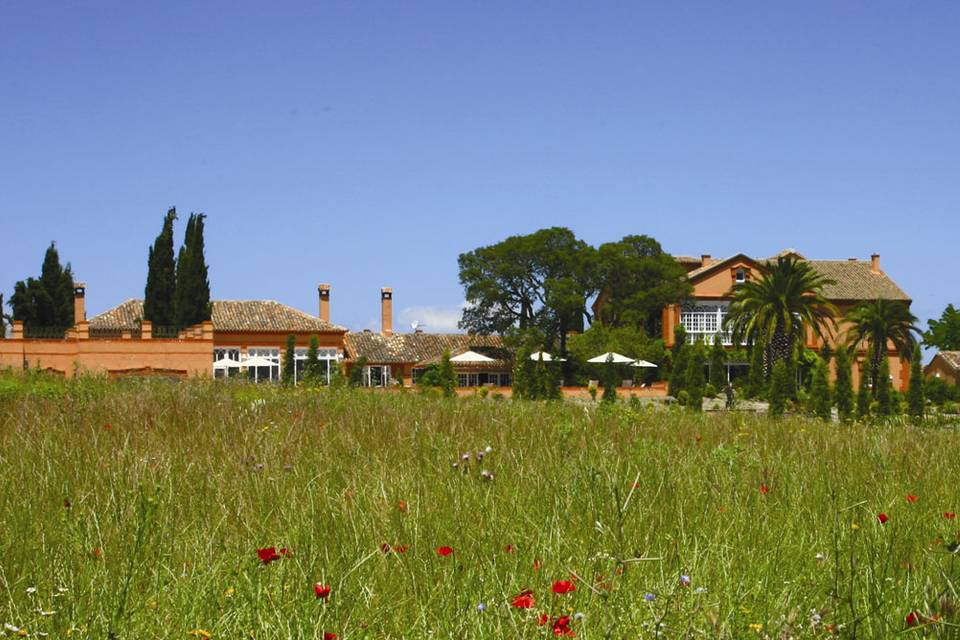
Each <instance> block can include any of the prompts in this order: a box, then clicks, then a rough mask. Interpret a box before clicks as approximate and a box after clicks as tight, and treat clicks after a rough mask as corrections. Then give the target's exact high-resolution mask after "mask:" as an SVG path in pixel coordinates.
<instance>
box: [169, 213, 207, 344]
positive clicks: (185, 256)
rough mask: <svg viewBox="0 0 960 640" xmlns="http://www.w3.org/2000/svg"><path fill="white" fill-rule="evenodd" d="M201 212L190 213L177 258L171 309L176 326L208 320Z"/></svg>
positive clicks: (187, 325) (186, 325) (203, 217)
mask: <svg viewBox="0 0 960 640" xmlns="http://www.w3.org/2000/svg"><path fill="white" fill-rule="evenodd" d="M205 218H206V216H205V215H203V214H202V213H199V214H197V213H191V214H190V217H189V218H188V219H187V230H186V233H185V235H184V240H183V246H181V247H180V253H179V254H178V258H177V288H176V295H175V302H174V308H175V310H176V320H177V322H176V323H177V325H178V326H181V327H189V326H191V325H195V324H197V323H200V322H203V321H204V320H209V319H210V310H211V305H210V279H209V276H208V268H207V262H206V257H205V255H204V240H203V224H204V223H203V221H204V219H205Z"/></svg>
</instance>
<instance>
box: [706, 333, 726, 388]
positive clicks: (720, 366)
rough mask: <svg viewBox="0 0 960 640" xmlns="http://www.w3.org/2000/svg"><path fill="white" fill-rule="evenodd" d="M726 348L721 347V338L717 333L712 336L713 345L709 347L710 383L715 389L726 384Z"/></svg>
mask: <svg viewBox="0 0 960 640" xmlns="http://www.w3.org/2000/svg"><path fill="white" fill-rule="evenodd" d="M726 362H727V350H726V349H724V348H723V340H722V338H721V336H720V334H719V333H718V334H717V335H715V336H713V347H711V349H710V384H712V385H713V386H714V388H715V389H723V388H724V387H725V386H726V385H727V371H726Z"/></svg>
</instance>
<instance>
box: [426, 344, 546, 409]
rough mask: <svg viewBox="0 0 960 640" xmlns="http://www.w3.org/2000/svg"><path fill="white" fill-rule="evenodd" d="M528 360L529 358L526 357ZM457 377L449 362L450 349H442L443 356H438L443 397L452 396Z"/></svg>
mask: <svg viewBox="0 0 960 640" xmlns="http://www.w3.org/2000/svg"><path fill="white" fill-rule="evenodd" d="M527 359H528V360H529V358H527ZM456 386H457V377H456V374H455V373H454V371H453V363H452V362H450V350H449V349H445V350H444V351H443V357H442V358H440V388H441V389H442V390H443V397H444V398H453V397H454V396H456V395H457V392H456V390H455V389H456Z"/></svg>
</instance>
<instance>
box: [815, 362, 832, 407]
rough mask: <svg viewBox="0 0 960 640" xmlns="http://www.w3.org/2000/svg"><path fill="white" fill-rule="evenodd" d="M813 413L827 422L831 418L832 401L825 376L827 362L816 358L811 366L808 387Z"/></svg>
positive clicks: (828, 383)
mask: <svg viewBox="0 0 960 640" xmlns="http://www.w3.org/2000/svg"><path fill="white" fill-rule="evenodd" d="M810 398H811V400H812V404H813V413H814V415H816V416H817V417H818V418H820V419H821V420H825V421H827V422H829V421H830V420H831V418H832V411H831V410H832V407H833V402H832V399H831V397H830V381H829V379H828V377H827V363H826V362H824V361H823V360H822V359H818V360H817V364H815V365H814V368H813V383H812V385H811V387H810Z"/></svg>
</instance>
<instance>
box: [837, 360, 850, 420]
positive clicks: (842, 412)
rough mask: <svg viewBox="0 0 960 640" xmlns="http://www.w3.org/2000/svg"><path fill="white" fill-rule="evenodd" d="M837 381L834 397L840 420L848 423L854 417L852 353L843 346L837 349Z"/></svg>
mask: <svg viewBox="0 0 960 640" xmlns="http://www.w3.org/2000/svg"><path fill="white" fill-rule="evenodd" d="M836 367H837V380H836V382H835V384H834V396H835V399H836V404H837V413H838V414H839V416H840V420H841V421H843V422H848V421H849V420H850V419H851V418H852V417H853V410H854V406H853V380H852V378H851V373H850V352H849V351H847V348H846V347H845V346H843V345H840V346H839V347H837V353H836Z"/></svg>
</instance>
